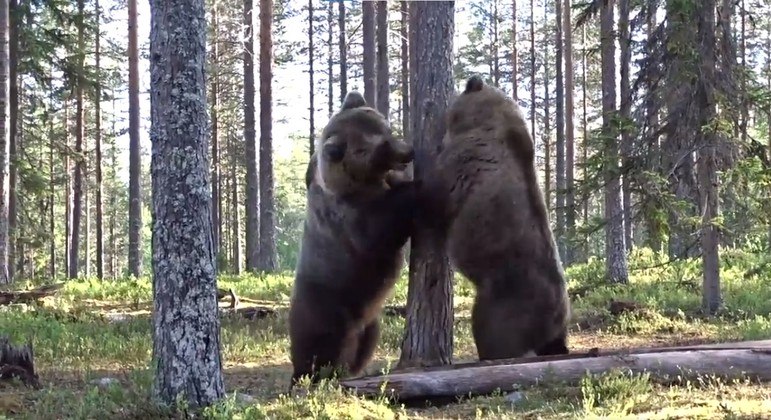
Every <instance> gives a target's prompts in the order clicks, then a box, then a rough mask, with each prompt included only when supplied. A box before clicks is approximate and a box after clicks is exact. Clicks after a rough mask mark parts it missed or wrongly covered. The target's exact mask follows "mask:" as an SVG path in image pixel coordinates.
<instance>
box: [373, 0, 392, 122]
mask: <svg viewBox="0 0 771 420" xmlns="http://www.w3.org/2000/svg"><path fill="white" fill-rule="evenodd" d="M388 73H389V68H388V2H387V1H385V0H380V1H378V2H377V95H376V97H377V110H378V111H380V113H381V114H383V115H385V116H386V118H388V119H389V120H390V118H389V117H390V112H389V111H390V110H389V105H390V103H389V101H390V99H391V81H390V80H389V74H388Z"/></svg>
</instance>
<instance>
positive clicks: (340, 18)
mask: <svg viewBox="0 0 771 420" xmlns="http://www.w3.org/2000/svg"><path fill="white" fill-rule="evenodd" d="M337 4H338V9H337V10H338V12H337V26H338V31H339V38H338V40H339V41H338V47H339V48H340V103H341V104H342V103H343V100H344V99H345V95H347V94H348V48H347V47H346V44H345V2H344V1H340V2H338V3H337Z"/></svg>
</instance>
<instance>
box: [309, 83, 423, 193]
mask: <svg viewBox="0 0 771 420" xmlns="http://www.w3.org/2000/svg"><path fill="white" fill-rule="evenodd" d="M316 150H317V152H316V159H317V165H318V167H317V169H318V172H317V175H318V177H317V181H318V183H319V185H320V186H321V187H322V188H323V189H324V190H326V191H328V192H331V193H333V194H336V195H348V194H357V193H371V192H376V191H380V190H383V189H384V188H387V182H386V179H387V175H388V173H389V172H390V171H394V170H403V169H405V167H406V165H407V164H408V163H410V162H411V161H412V159H413V154H414V153H413V148H412V146H411V145H409V144H407V143H405V142H403V141H401V140H397V139H396V138H394V136H393V135H392V134H391V128H390V126H389V124H388V120H386V118H385V117H384V116H383V115H382V114H380V113H379V112H378V111H377V110H375V109H373V108H371V107H370V106H368V105H367V103H366V101H365V100H364V97H363V96H362V95H361V94H360V93H358V92H350V93H348V94H347V95H346V97H345V100H344V101H343V106H342V107H341V109H340V111H338V112H337V113H336V114H335V115H333V116H332V118H331V119H330V120H329V123H328V124H327V126H326V127H325V128H324V131H323V132H322V133H321V137H320V138H319V139H318V140H317V143H316Z"/></svg>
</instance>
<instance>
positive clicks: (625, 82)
mask: <svg viewBox="0 0 771 420" xmlns="http://www.w3.org/2000/svg"><path fill="white" fill-rule="evenodd" d="M618 14H619V19H618V37H619V40H618V44H619V49H620V50H621V51H620V55H621V63H620V65H621V69H620V76H621V109H620V111H621V119H622V120H623V121H624V122H623V125H624V127H623V128H622V130H621V159H622V162H623V167H624V168H625V172H624V174H623V181H622V182H623V184H622V200H621V203H622V207H623V215H624V244H625V246H626V249H627V251H628V250H630V249H632V191H631V187H632V183H631V175H630V168H629V162H630V155H631V150H632V136H631V135H630V132H629V130H628V129H627V125H629V124H631V121H630V119H631V111H632V103H631V102H630V101H631V99H632V86H631V85H630V83H629V64H630V63H629V62H630V60H631V58H632V50H631V45H630V44H631V42H632V39H631V35H630V33H629V0H619V3H618Z"/></svg>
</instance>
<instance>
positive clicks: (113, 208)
mask: <svg viewBox="0 0 771 420" xmlns="http://www.w3.org/2000/svg"><path fill="white" fill-rule="evenodd" d="M111 96H112V98H113V99H112V133H113V139H112V144H111V145H110V221H109V224H110V227H109V229H110V232H109V233H108V235H109V236H110V278H111V279H113V280H115V279H117V278H118V245H117V241H118V238H117V235H116V233H115V227H116V226H115V225H116V224H117V220H118V206H117V205H116V203H117V197H116V196H117V195H118V194H117V191H116V188H115V182H116V178H117V171H118V169H117V168H118V151H117V150H116V147H115V135H116V133H117V131H116V130H115V121H116V119H117V112H116V111H115V110H116V106H115V104H116V102H117V101H116V97H115V91H114V90H113V91H112V95H111Z"/></svg>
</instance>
